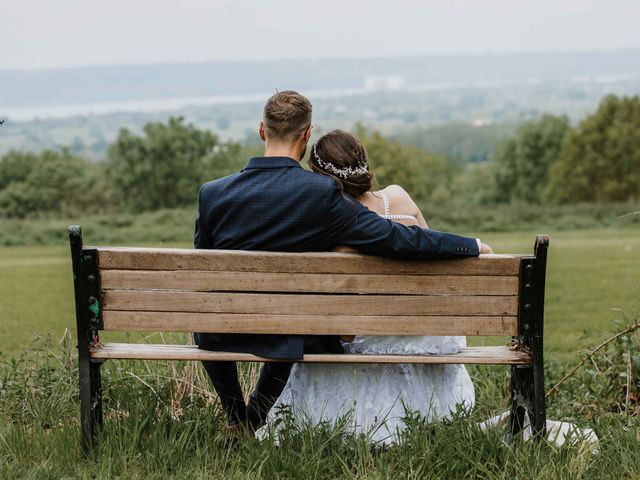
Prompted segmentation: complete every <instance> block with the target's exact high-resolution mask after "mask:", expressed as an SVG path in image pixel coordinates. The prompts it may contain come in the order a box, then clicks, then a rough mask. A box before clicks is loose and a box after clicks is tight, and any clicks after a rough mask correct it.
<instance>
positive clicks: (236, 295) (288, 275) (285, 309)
mask: <svg viewBox="0 0 640 480" xmlns="http://www.w3.org/2000/svg"><path fill="white" fill-rule="evenodd" d="M69 237H70V241H71V256H72V263H73V277H74V286H75V300H76V317H77V328H78V353H79V374H80V419H81V432H82V446H83V449H84V451H85V452H87V451H88V450H89V448H90V447H91V445H92V444H93V441H94V440H93V439H94V433H95V432H96V430H97V428H99V427H100V426H101V425H102V395H101V380H100V366H101V364H102V363H103V362H104V361H106V360H109V359H140V360H235V361H250V362H264V361H270V360H269V359H265V358H260V357H257V356H255V355H250V354H244V353H229V352H211V351H205V350H199V349H198V348H197V347H195V346H193V345H165V344H162V345H149V344H129V343H100V341H99V336H98V334H99V331H100V330H113V331H162V332H219V333H280V334H282V333H288V334H305V335H320V334H322V335H327V334H329V335H352V334H356V335H466V336H480V335H482V336H511V337H513V342H512V343H511V344H510V345H507V346H502V347H495V346H491V347H468V348H465V349H464V350H462V351H461V352H460V353H457V354H454V355H358V354H342V355H339V354H338V355H336V354H316V355H305V356H304V358H303V359H302V360H300V361H302V362H319V363H432V364H433V363H436V364H442V363H456V364H495V365H511V366H512V374H511V395H512V415H511V422H510V426H511V432H512V433H513V434H516V433H518V431H519V430H521V429H522V425H523V420H524V415H525V412H528V414H529V418H530V420H531V424H532V427H533V429H534V431H535V432H536V433H539V434H544V430H545V398H544V369H543V356H542V345H543V343H542V342H543V315H544V285H545V270H546V259H547V248H548V244H549V240H548V237H546V236H542V235H540V236H538V237H537V239H536V243H535V250H534V254H533V255H482V256H480V257H479V258H467V259H456V260H437V261H436V260H432V261H401V260H390V259H385V258H378V257H371V256H365V255H359V254H352V253H332V252H327V253H283V252H255V251H233V250H193V249H168V248H117V247H84V246H83V242H82V233H81V230H80V227H78V226H72V227H70V228H69Z"/></svg>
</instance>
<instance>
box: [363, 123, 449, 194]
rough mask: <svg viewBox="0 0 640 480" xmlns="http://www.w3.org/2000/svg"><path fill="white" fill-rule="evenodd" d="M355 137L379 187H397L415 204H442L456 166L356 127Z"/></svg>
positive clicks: (422, 151)
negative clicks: (366, 157) (364, 150)
mask: <svg viewBox="0 0 640 480" xmlns="http://www.w3.org/2000/svg"><path fill="white" fill-rule="evenodd" d="M355 135H356V137H358V138H359V139H360V141H361V142H362V143H363V145H364V147H365V149H366V151H367V156H368V158H369V163H370V164H371V169H372V170H373V172H374V174H375V177H376V181H377V183H378V184H379V185H381V186H387V185H392V184H397V185H401V186H402V187H403V188H404V189H405V190H407V192H409V193H410V194H411V196H412V197H413V199H414V200H416V201H418V202H420V201H436V200H437V201H443V200H444V199H445V198H446V197H448V196H449V195H450V184H451V181H452V179H453V177H454V175H455V174H456V173H457V172H458V171H459V170H460V167H459V165H458V164H456V163H454V162H451V161H449V160H447V159H446V158H444V157H441V156H438V155H433V154H430V153H428V152H425V151H424V150H421V149H419V148H417V147H411V146H406V145H403V144H401V143H400V142H398V141H397V140H390V139H387V138H384V137H383V136H382V135H381V134H380V133H379V132H377V131H373V132H368V131H367V130H366V129H365V128H364V127H363V126H362V125H360V124H358V125H357V126H356V132H355Z"/></svg>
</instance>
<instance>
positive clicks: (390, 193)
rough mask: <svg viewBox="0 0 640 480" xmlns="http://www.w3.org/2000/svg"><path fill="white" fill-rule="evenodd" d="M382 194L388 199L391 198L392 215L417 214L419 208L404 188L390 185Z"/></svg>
mask: <svg viewBox="0 0 640 480" xmlns="http://www.w3.org/2000/svg"><path fill="white" fill-rule="evenodd" d="M381 192H382V193H384V194H386V196H387V198H389V203H390V204H391V210H392V213H402V214H404V215H413V216H415V215H416V214H417V211H418V207H417V206H416V204H415V202H414V201H413V199H412V198H411V195H409V194H408V193H407V191H406V190H405V189H404V188H402V186H400V185H389V186H388V187H386V188H384V189H382V190H381Z"/></svg>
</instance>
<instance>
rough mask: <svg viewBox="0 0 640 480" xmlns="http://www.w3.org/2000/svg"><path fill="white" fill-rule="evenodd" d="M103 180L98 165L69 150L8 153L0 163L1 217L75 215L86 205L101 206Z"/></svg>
mask: <svg viewBox="0 0 640 480" xmlns="http://www.w3.org/2000/svg"><path fill="white" fill-rule="evenodd" d="M103 179H104V174H103V171H102V168H101V165H97V164H92V163H90V162H88V161H87V160H85V159H84V158H81V157H77V156H75V155H72V154H71V153H70V152H69V151H68V150H62V151H53V150H45V151H43V152H41V153H39V154H33V153H21V152H9V153H7V154H6V155H5V156H3V157H2V158H1V159H0V213H1V214H2V215H3V216H8V217H21V218H22V217H26V216H30V215H37V214H42V213H77V212H81V211H84V210H85V209H86V208H87V206H88V205H89V204H94V205H104V203H105V200H106V191H105V190H106V189H105V188H104V184H103V183H102V182H103Z"/></svg>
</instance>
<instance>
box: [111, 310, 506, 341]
mask: <svg viewBox="0 0 640 480" xmlns="http://www.w3.org/2000/svg"><path fill="white" fill-rule="evenodd" d="M103 324H104V330H113V331H151V332H217V333H275V334H278V333H289V334H294V335H468V336H478V335H487V336H495V335H506V336H514V335H517V331H518V330H517V319H516V317H513V316H472V317H470V316H388V317H386V316H360V315H358V316H356V315H354V316H344V315H334V316H330V315H260V314H224V313H222V314H221V313H182V312H139V311H105V312H104V313H103Z"/></svg>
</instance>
